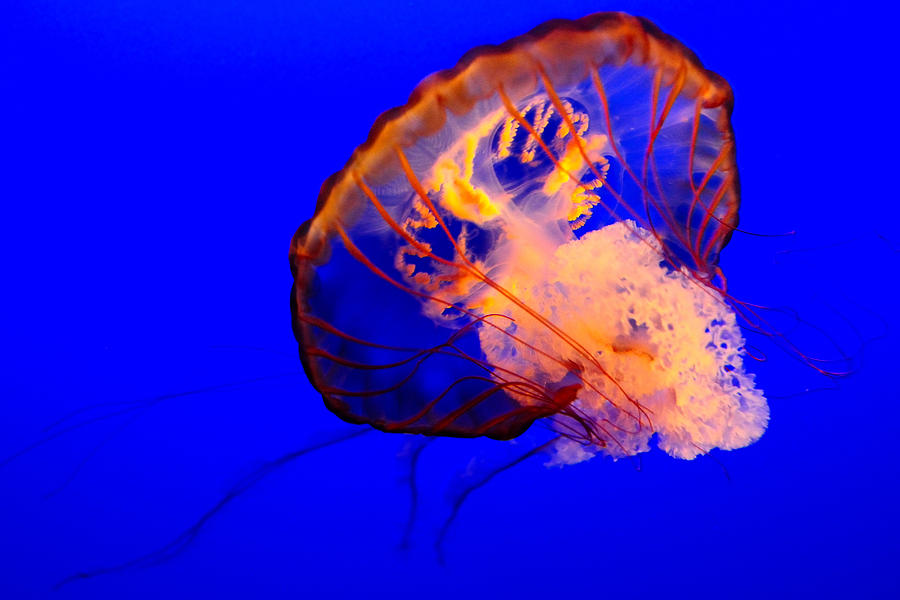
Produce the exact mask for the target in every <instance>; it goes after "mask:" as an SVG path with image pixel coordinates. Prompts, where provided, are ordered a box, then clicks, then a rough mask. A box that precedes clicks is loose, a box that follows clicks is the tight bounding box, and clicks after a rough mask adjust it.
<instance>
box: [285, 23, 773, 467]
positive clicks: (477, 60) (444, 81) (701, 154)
mask: <svg viewBox="0 0 900 600" xmlns="http://www.w3.org/2000/svg"><path fill="white" fill-rule="evenodd" d="M731 109H732V96H731V90H730V88H729V86H728V84H727V83H726V82H725V81H724V80H723V79H722V78H721V77H719V76H718V75H716V74H714V73H712V72H710V71H707V70H706V69H704V68H703V66H702V65H701V63H700V61H699V60H698V59H697V58H696V56H695V55H694V54H693V53H691V52H690V50H688V49H687V48H685V47H684V46H683V45H682V44H681V43H679V42H678V41H676V40H675V39H673V38H671V37H670V36H668V35H666V34H664V33H662V32H660V31H659V29H657V28H656V27H655V26H654V25H653V24H652V23H650V22H649V21H647V20H646V19H641V18H636V17H631V16H628V15H625V14H621V13H599V14H595V15H591V16H588V17H584V18H582V19H579V20H576V21H565V20H559V21H551V22H548V23H545V24H544V25H541V26H539V27H538V28H536V29H534V30H532V31H531V32H529V33H527V34H525V35H523V36H520V37H517V38H514V39H512V40H510V41H508V42H506V43H504V44H501V45H499V46H484V47H480V48H476V49H474V50H472V51H470V52H469V53H468V54H466V55H465V56H464V57H463V58H462V59H461V60H460V62H459V63H458V64H457V65H456V66H455V67H454V68H452V69H449V70H447V71H442V72H439V73H437V74H434V75H432V76H430V77H429V78H427V79H425V80H424V81H423V82H422V83H420V84H419V86H418V87H417V88H416V89H415V90H414V91H413V93H412V95H411V96H410V99H409V101H408V102H407V104H406V105H404V106H403V107H400V108H395V109H393V110H390V111H388V112H386V113H384V114H383V115H382V116H381V117H380V118H379V119H378V120H377V121H376V123H375V126H374V127H373V129H372V131H371V133H370V135H369V138H368V140H367V141H366V142H365V143H364V144H363V145H362V146H360V147H359V148H358V149H357V150H356V151H355V152H354V153H353V155H352V156H351V158H350V159H349V161H348V162H347V164H346V165H345V166H344V168H343V169H342V170H341V171H339V172H338V173H336V174H335V175H333V176H332V177H330V178H329V179H328V180H327V181H326V182H325V184H324V185H323V186H322V190H321V193H320V196H319V200H318V203H317V206H316V212H315V214H314V216H313V217H312V219H310V220H309V221H307V222H306V223H304V224H303V225H302V226H301V227H300V228H299V230H298V231H297V233H296V235H295V236H294V238H293V240H292V243H291V250H290V261H291V269H292V272H293V275H294V279H295V281H294V287H293V292H292V314H293V325H294V331H295V335H296V337H297V340H298V342H299V348H300V356H301V359H302V362H303V365H304V368H305V370H306V372H307V375H308V376H309V379H310V381H311V383H312V384H313V386H314V387H315V388H316V389H317V390H318V391H319V392H320V393H321V394H322V397H323V399H324V401H325V403H326V405H327V406H328V407H329V409H331V410H332V411H333V412H334V413H335V414H337V415H338V416H339V417H341V418H342V419H344V420H346V421H349V422H352V423H365V424H368V425H371V426H372V427H374V428H376V429H380V430H383V431H386V432H402V433H415V434H424V435H428V436H457V437H479V436H485V437H490V438H496V439H510V438H515V437H517V436H519V435H520V434H522V433H523V432H524V431H525V430H526V429H528V428H529V427H530V426H531V425H532V424H533V423H535V422H536V421H539V422H541V423H542V424H545V425H546V426H547V427H548V428H549V429H550V430H551V431H553V432H554V434H555V435H556V437H555V438H554V440H553V443H552V444H550V445H549V449H550V451H551V453H552V457H553V458H552V460H551V462H555V463H560V464H562V463H574V462H579V461H582V460H585V459H587V458H590V457H591V456H594V455H596V454H603V455H607V456H611V457H613V458H620V457H624V456H630V455H633V454H636V453H639V452H644V451H646V450H648V449H649V447H650V443H651V438H653V437H654V436H655V437H656V442H657V445H658V446H659V447H660V448H661V449H663V450H664V451H666V452H667V453H669V454H671V455H672V456H676V457H679V458H685V459H690V458H694V457H696V456H697V455H698V454H701V453H705V452H708V451H709V450H711V449H713V448H722V449H734V448H740V447H743V446H746V445H748V444H750V443H752V442H753V441H755V440H756V439H758V438H759V437H760V436H761V435H762V433H763V431H764V430H765V428H766V424H767V421H768V407H767V403H766V399H765V397H764V396H763V393H762V392H761V391H760V390H758V389H757V388H756V386H755V382H754V376H753V375H752V374H751V373H749V372H747V370H746V369H745V366H744V358H745V350H744V341H743V335H742V331H741V329H740V327H739V325H738V316H737V314H736V309H737V310H739V307H738V306H736V304H735V302H734V301H733V300H732V299H731V298H730V296H729V295H728V294H727V291H726V285H725V276H724V274H723V273H722V271H721V269H720V268H719V266H718V261H719V255H720V253H721V252H722V250H723V248H724V247H725V246H726V244H727V243H728V241H729V240H730V238H731V235H732V233H733V231H734V230H735V228H736V226H737V222H738V207H739V182H738V174H737V167H736V163H735V145H734V137H733V133H732V128H731V124H730V114H731Z"/></svg>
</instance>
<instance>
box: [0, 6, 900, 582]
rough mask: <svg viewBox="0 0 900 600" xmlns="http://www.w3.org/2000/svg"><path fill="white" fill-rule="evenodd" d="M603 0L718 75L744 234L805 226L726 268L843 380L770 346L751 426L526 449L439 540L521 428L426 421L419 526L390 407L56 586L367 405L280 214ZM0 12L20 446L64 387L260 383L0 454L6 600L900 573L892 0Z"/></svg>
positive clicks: (78, 403) (9, 351)
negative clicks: (337, 395)
mask: <svg viewBox="0 0 900 600" xmlns="http://www.w3.org/2000/svg"><path fill="white" fill-rule="evenodd" d="M885 6H887V5H885ZM604 9H607V10H609V9H616V10H624V11H627V12H631V13H633V14H639V15H644V16H647V17H649V18H651V19H652V20H654V21H655V22H656V23H657V24H658V25H659V26H660V27H661V28H662V29H663V30H664V31H666V32H669V33H671V34H673V35H675V36H676V37H678V38H679V39H681V40H682V41H683V42H684V43H685V44H687V45H688V46H689V47H690V48H692V49H693V50H695V51H696V52H697V54H698V55H699V56H700V57H701V59H702V60H703V61H704V63H705V64H706V66H707V67H708V68H711V69H713V70H715V71H717V72H719V73H721V74H722V75H723V76H724V77H725V78H726V79H728V81H729V82H730V83H731V85H732V87H733V88H734V92H735V98H736V101H735V112H734V127H735V131H736V137H737V142H738V162H739V166H740V169H741V176H742V184H743V202H744V204H743V207H742V210H741V226H742V227H743V228H744V229H746V230H749V231H753V232H762V233H782V232H787V231H796V232H797V234H796V235H794V236H792V237H773V238H760V237H754V236H748V235H743V234H736V235H735V237H734V239H733V241H732V243H731V245H730V246H729V247H728V248H727V249H726V251H725V253H724V256H723V267H724V269H725V271H726V273H727V275H728V276H729V280H730V283H731V286H732V287H731V289H732V291H733V292H734V293H735V295H737V296H739V297H741V298H743V299H746V300H749V301H754V302H759V303H763V304H770V305H777V306H788V307H791V308H794V309H797V310H799V311H801V314H802V315H803V318H804V319H807V320H808V321H809V322H810V323H812V324H814V325H815V326H817V327H820V328H821V329H822V330H825V331H828V332H833V334H834V337H835V341H836V342H837V345H838V346H840V347H842V348H845V349H847V351H848V352H849V353H850V354H851V355H852V358H853V359H854V361H853V368H854V370H855V372H854V374H853V375H852V376H850V377H848V378H845V379H843V380H841V381H838V382H830V381H829V380H827V379H820V378H816V377H815V376H814V374H813V373H812V372H811V371H810V370H809V369H808V368H806V367H805V366H804V365H802V364H801V363H800V362H799V361H797V360H795V359H794V358H792V357H791V356H789V355H786V354H784V353H782V352H780V351H779V350H778V349H777V348H775V347H774V346H773V345H771V344H768V345H767V344H766V342H765V340H759V341H758V342H759V343H758V348H759V350H760V351H761V352H764V353H765V354H766V355H767V357H768V360H767V361H766V362H765V363H763V364H760V365H755V366H754V369H755V370H756V371H757V372H758V373H759V382H760V384H761V385H762V386H763V387H764V388H765V389H766V390H768V391H769V393H770V396H772V398H771V408H772V421H771V425H770V427H769V430H768V432H767V433H766V434H765V436H764V437H763V438H762V439H761V440H760V441H759V442H758V443H756V444H754V445H753V446H751V447H749V448H746V449H742V450H739V451H734V452H714V453H713V456H712V457H708V458H700V459H698V460H695V461H691V462H686V461H678V460H675V459H672V458H669V457H668V456H666V455H664V454H662V453H660V452H653V453H650V454H647V455H645V456H644V457H643V459H642V460H641V461H640V462H635V461H620V462H616V463H614V462H611V461H609V460H603V459H596V460H593V461H591V462H589V463H585V464H582V465H578V466H575V467H570V468H565V469H547V468H545V467H544V466H542V464H541V462H542V461H541V460H540V459H536V460H532V461H530V462H527V463H524V464H522V465H520V466H518V467H517V468H515V469H512V470H510V471H508V472H505V473H504V474H502V475H501V476H498V477H497V478H496V479H495V480H494V481H493V482H491V483H490V484H489V485H488V486H486V487H484V488H482V489H480V490H478V491H477V492H476V493H474V494H472V496H471V497H470V499H469V501H468V502H467V504H466V505H465V506H464V507H463V510H462V512H461V513H460V516H459V519H458V520H457V522H456V523H455V526H454V527H453V528H452V529H451V530H450V533H449V535H448V537H447V539H446V544H445V553H446V564H445V565H444V566H441V565H440V564H438V562H437V560H436V557H435V552H434V550H433V544H434V540H435V536H436V532H437V530H438V529H439V527H440V525H441V523H442V522H443V520H444V519H445V518H446V516H447V515H448V513H449V511H450V507H451V504H450V502H451V499H452V498H453V497H454V494H458V493H459V492H460V491H461V490H462V489H464V483H461V481H464V479H463V480H461V477H462V476H463V475H464V474H465V473H467V472H473V473H476V474H478V473H484V472H485V471H486V470H487V469H489V468H490V466H491V465H498V464H503V461H505V460H509V459H510V458H512V457H515V456H516V454H517V453H518V452H521V451H524V450H526V449H527V446H525V445H524V444H519V445H510V444H501V443H497V442H494V443H488V442H479V441H471V440H446V441H438V442H436V443H434V444H432V445H431V446H429V448H428V449H426V451H425V452H424V453H423V454H422V459H421V462H420V466H421V482H420V483H421V485H420V492H421V494H420V496H421V497H420V500H421V502H420V512H419V515H418V520H417V522H416V528H415V530H414V535H413V537H412V546H411V549H410V550H409V551H407V552H401V551H398V550H397V549H396V546H397V544H398V543H399V541H400V539H401V537H402V531H403V528H404V525H405V522H406V518H407V515H408V507H409V492H408V488H407V487H406V484H405V481H404V477H405V476H406V473H407V469H408V464H409V463H408V459H406V458H404V451H408V448H406V446H405V444H406V442H407V441H408V440H406V439H404V438H403V437H401V436H388V435H384V434H380V433H377V432H373V433H370V434H367V435H364V436H362V437H361V438H358V439H355V440H353V441H350V442H347V443H344V444H341V445H338V446H335V447H331V448H327V449H323V450H321V451H319V452H317V453H315V454H310V455H309V456H306V457H304V458H303V459H301V460H298V461H297V462H295V463H293V464H291V465H289V466H287V467H286V468H284V469H282V470H279V471H277V472H275V473H274V474H272V475H271V476H270V477H268V478H266V479H265V480H263V481H262V482H260V483H259V484H258V485H256V486H255V487H254V488H252V489H251V490H250V491H248V492H247V493H246V494H244V495H243V496H241V497H240V498H239V499H238V500H236V501H235V502H233V503H232V504H231V505H229V506H228V507H227V508H226V509H225V510H223V511H222V512H221V513H219V514H218V515H217V516H216V518H215V519H213V520H211V521H210V522H209V523H208V524H207V526H206V527H204V528H203V530H202V532H201V533H200V535H199V536H198V537H197V539H196V540H195V541H194V543H193V544H191V545H190V546H189V547H188V548H187V549H186V550H185V551H184V552H183V553H181V554H180V555H179V556H177V557H176V558H174V559H173V560H171V561H169V562H167V563H165V564H161V565H159V566H156V567H150V568H140V569H134V570H127V571H125V572H121V573H115V574H110V575H107V576H104V577H99V578H95V579H92V580H89V581H83V582H74V583H72V584H71V585H68V586H66V587H64V588H63V589H61V590H60V591H58V592H57V593H56V594H55V595H51V594H50V592H49V588H50V587H51V586H52V585H53V584H54V583H55V582H57V581H59V580H60V579H62V578H64V577H66V576H68V575H71V574H72V573H75V572H78V571H84V570H92V569H97V568H102V567H105V566H110V565H114V564H117V563H121V562H123V561H127V560H129V559H132V558H134V557H137V556H140V555H142V554H145V553H147V552H149V551H151V550H153V549H155V548H158V547H160V546H162V545H164V544H166V543H167V542H169V541H171V540H172V539H173V538H175V537H176V536H177V535H178V534H179V533H180V532H181V531H183V530H184V529H185V528H187V527H189V526H190V525H191V524H192V523H193V522H194V521H195V520H196V518H197V517H198V516H199V515H201V514H202V513H203V512H204V511H205V510H207V509H208V508H209V507H211V506H212V505H213V504H215V502H217V501H218V500H219V499H220V498H221V496H222V495H223V494H224V493H226V492H227V491H228V490H229V489H230V488H231V486H232V485H234V484H235V483H236V482H238V481H239V480H241V479H242V478H243V477H246V476H247V475H248V474H250V473H252V472H253V471H254V470H255V469H256V468H258V467H259V466H260V465H262V464H263V463H264V462H265V461H267V460H271V459H274V458H277V457H278V456H280V455H282V454H283V453H285V452H288V451H291V450H294V449H297V448H301V447H304V446H306V445H309V444H311V443H315V442H318V441H323V440H328V439H330V438H331V437H333V436H336V435H340V434H341V433H342V432H346V431H348V430H349V429H350V428H349V426H347V425H345V424H343V423H341V422H340V421H339V420H338V419H336V418H335V417H334V416H333V415H331V414H330V413H328V412H327V411H326V410H325V408H324V407H323V406H322V404H321V401H320V399H319V398H318V396H317V394H316V393H315V392H314V390H313V389H312V388H311V387H310V386H309V384H308V383H307V381H306V379H305V377H304V375H303V374H302V371H301V370H300V367H299V361H298V359H297V357H296V344H295V342H294V339H293V337H292V334H291V329H290V314H289V309H288V292H289V289H290V285H291V278H290V273H289V270H288V261H287V247H288V241H289V239H290V236H291V235H292V234H293V232H294V230H295V229H296V227H297V226H298V225H299V224H300V223H302V222H303V221H304V220H306V219H307V218H308V217H309V216H310V215H311V214H312V211H313V207H314V203H315V199H316V196H317V193H318V189H319V186H320V184H321V182H322V181H323V180H324V179H325V177H327V176H328V175H329V174H331V173H332V172H334V171H336V170H337V169H339V168H340V167H341V166H342V165H343V163H344V162H345V161H346V159H347V158H348V157H349V155H350V152H351V151H352V149H353V148H354V147H355V146H356V145H357V144H359V143H361V142H362V141H363V140H364V139H365V136H366V135H367V132H368V130H369V127H370V126H371V124H372V122H373V121H374V119H375V118H376V116H377V115H378V114H379V113H380V112H382V111H383V110H385V109H387V108H389V107H392V106H396V105H399V104H402V103H403V102H404V101H405V99H406V97H407V95H408V94H409V92H410V91H411V90H412V88H413V86H414V85H415V84H416V83H417V82H418V81H419V80H420V79H421V78H422V77H424V76H425V75H427V74H429V73H431V72H433V71H435V70H438V69H441V68H446V67H450V66H452V65H453V64H454V63H455V61H456V60H457V59H458V58H459V56H461V55H462V53H463V52H465V51H466V50H467V49H469V48H470V47H473V46H476V45H479V44H485V43H499V42H501V41H503V40H505V39H508V38H509V37H512V36H514V35H517V34H519V33H522V32H524V31H527V30H528V29H530V28H531V27H533V26H535V25H537V24H539V23H540V22H542V21H544V20H547V19H550V18H556V17H565V18H577V17H580V16H582V15H584V14H587V13H590V12H594V11H597V10H604ZM0 17H2V18H0V21H2V25H0V55H2V58H0V65H2V72H0V106H2V108H3V110H2V115H3V118H2V132H0V139H2V147H3V156H2V165H0V172H2V174H3V176H2V178H0V194H2V196H0V198H2V205H3V209H2V213H3V217H2V218H0V228H2V236H0V244H2V255H3V271H4V274H3V277H2V282H3V283H2V285H3V293H2V297H3V300H2V305H3V310H2V317H0V319H2V331H3V333H2V340H3V342H2V353H3V360H2V366H0V456H8V455H10V454H12V453H14V452H15V451H17V450H18V449H20V448H22V447H24V446H27V445H28V444H30V443H32V442H34V441H35V440H40V439H42V438H43V437H44V436H45V435H46V433H45V432H42V428H44V427H46V426H48V425H50V424H52V423H53V422H54V421H56V420H57V419H59V418H60V417H63V416H65V415H66V414H68V413H70V412H71V411H73V410H78V409H82V408H85V407H92V406H95V405H97V404H101V405H104V406H101V407H98V408H95V409H93V412H88V413H82V414H81V415H80V416H79V418H81V419H84V418H85V417H86V418H88V419H90V418H91V416H92V415H97V416H99V415H102V414H108V413H109V412H110V411H111V409H110V408H109V406H108V404H107V403H115V402H132V401H140V400H146V399H152V398H155V397H157V396H159V395H164V394H173V393H179V392H189V391H192V390H201V389H203V388H204V387H206V386H214V385H219V384H224V383H236V384H237V383H240V382H245V381H248V380H251V379H253V378H257V377H267V378H266V379H263V380H261V381H256V382H253V383H246V384H244V385H235V386H233V387H229V388H220V389H217V390H215V391H209V392H205V393H197V394H189V395H183V396H178V397H173V398H171V399H167V400H164V401H161V402H158V403H156V404H154V405H153V406H152V407H150V408H148V409H147V410H141V411H138V412H136V413H128V414H127V415H122V416H120V417H116V418H111V419H105V420H100V421H98V422H96V423H93V424H90V425H89V426H86V427H83V428H80V429H75V430H73V431H71V432H69V433H67V434H65V435H61V436H60V437H59V438H57V439H54V440H53V441H52V443H48V444H46V445H43V446H40V447H38V448H36V449H34V450H33V451H32V452H29V453H27V454H26V455H24V456H21V457H20V458H18V459H17V460H15V461H13V462H11V463H10V464H8V465H6V466H5V467H3V468H2V469H0V598H3V599H9V600H18V599H30V598H44V597H53V598H60V599H69V598H85V599H92V600H100V599H117V600H120V599H142V598H167V599H181V598H266V599H269V598H272V599H280V598H344V597H356V598H398V599H399V598H423V597H427V598H432V599H437V598H550V597H577V598H616V599H626V598H649V597H656V598H660V597H666V598H681V597H685V598H688V597H689V598H761V597H771V598H781V597H794V598H798V597H813V596H816V597H820V598H896V597H898V596H900V569H898V568H897V564H898V562H900V518H898V514H897V510H898V507H900V494H898V467H897V465H898V462H900V450H898V446H897V442H898V433H897V431H898V426H897V423H898V422H900V396H898V392H897V387H896V381H897V377H896V373H897V371H896V369H897V366H896V356H897V352H896V349H897V343H898V341H900V336H898V327H900V318H898V310H897V309H898V306H897V301H896V290H895V289H894V288H895V280H896V277H897V275H898V273H900V263H898V248H900V236H898V235H897V234H896V233H895V228H896V224H897V223H900V214H898V212H900V211H898V207H897V199H896V188H897V185H896V173H897V167H896V139H897V133H898V132H897V128H896V120H897V118H896V109H895V108H894V107H893V106H892V104H891V102H892V99H893V98H895V94H894V90H893V89H892V86H893V85H894V83H895V80H896V76H895V72H896V65H895V62H896V56H895V55H896V52H895V51H893V50H891V49H892V48H893V43H894V40H895V39H896V34H895V32H894V25H895V23H896V17H897V15H896V14H890V13H886V12H884V7H883V6H882V5H881V3H866V2H858V3H854V4H853V6H852V7H846V6H845V5H844V4H843V3H841V4H838V3H822V2H816V3H789V4H784V3H777V4H776V5H773V6H765V5H762V4H760V3H731V2H706V1H697V2H678V3H661V2H660V3H656V2H619V3H617V4H609V3H590V2H571V1H561V0H560V1H555V2H547V1H536V2H485V1H469V0H453V1H452V2H423V3H418V2H381V3H379V2H366V3H358V2H355V1H354V2H343V3H333V4H332V3H322V4H320V3H308V4H307V3H303V2H246V1H231V2H199V1H181V2H171V1H168V0H154V1H143V0H133V1H130V2H112V1H110V2H97V1H92V0H85V1H82V2H53V1H40V0H34V1H32V2H12V3H4V4H3V8H2V9H0ZM892 54H893V55H894V56H893V57H892ZM361 302H364V299H361ZM373 321H375V322H376V323H377V316H373ZM783 324H784V327H785V328H786V330H788V331H789V337H791V339H796V340H798V342H801V343H802V342H806V341H809V342H810V344H811V345H812V346H811V347H810V348H809V350H810V352H811V353H813V354H820V353H821V354H823V355H834V348H833V346H829V345H828V344H826V343H824V342H823V341H822V340H821V338H819V337H817V336H816V335H812V334H811V332H813V331H815V330H814V329H811V328H810V327H805V326H804V325H803V322H802V321H800V320H799V319H797V318H787V319H785V320H784V321H783ZM378 326H389V324H383V323H379V324H378ZM860 339H862V340H864V341H866V342H867V343H866V344H865V345H861V344H860V343H859V340H860ZM822 388H830V389H822ZM128 406H131V405H127V404H126V405H123V406H122V408H127V407H128ZM112 412H115V409H114V408H113V409H112ZM78 422H80V421H78V420H74V421H66V422H65V423H63V424H62V427H65V426H67V425H68V424H70V423H71V424H74V423H78ZM53 431H57V430H51V431H50V433H52V432H53ZM726 472H727V476H726ZM48 496H49V497H48Z"/></svg>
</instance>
